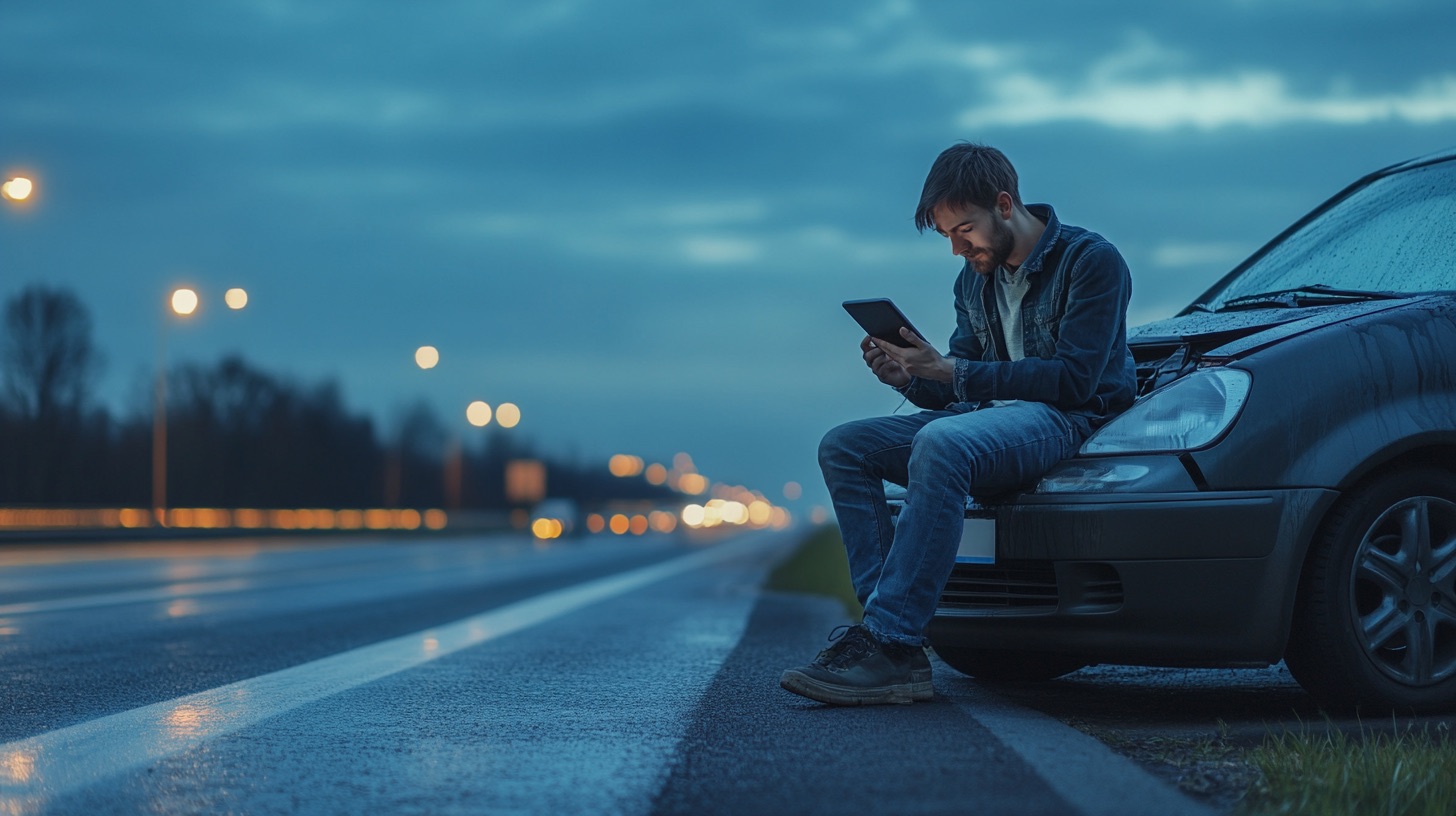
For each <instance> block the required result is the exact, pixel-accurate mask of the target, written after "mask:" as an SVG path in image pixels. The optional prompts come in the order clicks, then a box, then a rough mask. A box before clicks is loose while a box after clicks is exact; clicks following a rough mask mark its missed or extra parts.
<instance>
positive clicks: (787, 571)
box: [764, 524, 864, 621]
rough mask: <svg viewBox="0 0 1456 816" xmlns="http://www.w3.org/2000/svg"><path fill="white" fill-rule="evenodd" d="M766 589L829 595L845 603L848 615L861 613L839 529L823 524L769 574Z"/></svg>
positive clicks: (862, 610) (851, 616)
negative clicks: (850, 578)
mask: <svg viewBox="0 0 1456 816" xmlns="http://www.w3.org/2000/svg"><path fill="white" fill-rule="evenodd" d="M764 588H765V589H772V590H777V591H780V592H806V593H809V594H811V595H828V596H829V597H831V598H835V599H837V600H838V601H839V602H840V603H841V604H843V605H844V611H845V612H846V613H848V614H849V616H850V618H852V619H853V620H856V621H858V620H859V619H860V616H861V615H863V614H864V609H863V608H861V607H860V605H859V600H858V599H857V598H855V595H854V585H853V584H852V583H851V582H850V580H849V560H848V559H847V558H845V555H844V542H843V541H841V540H840V538H839V528H838V527H836V526H835V525H833V524H826V525H824V526H822V527H819V528H817V529H815V530H814V531H813V532H811V533H809V535H807V536H805V538H804V541H803V542H802V543H801V544H799V548H798V549H797V550H795V551H794V554H793V555H790V556H789V557H788V558H787V559H785V560H784V561H783V562H782V563H780V564H779V565H778V567H777V568H775V569H774V571H773V573H772V574H771V575H769V577H768V580H767V581H766V582H764Z"/></svg>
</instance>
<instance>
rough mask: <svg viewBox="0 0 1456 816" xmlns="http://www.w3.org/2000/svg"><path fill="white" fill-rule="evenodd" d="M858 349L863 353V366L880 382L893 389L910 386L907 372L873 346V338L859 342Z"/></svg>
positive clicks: (866, 338) (877, 347)
mask: <svg viewBox="0 0 1456 816" xmlns="http://www.w3.org/2000/svg"><path fill="white" fill-rule="evenodd" d="M886 345H888V344H886ZM859 349H860V351H862V352H864V361H865V365H867V366H869V367H870V371H873V372H874V374H875V376H876V377H879V378H880V382H882V383H884V384H885V385H890V386H894V387H895V388H904V387H905V386H907V385H909V384H910V374H909V372H907V371H906V370H905V368H904V366H901V365H900V364H899V363H897V362H895V361H894V360H893V359H891V358H890V355H888V354H886V353H885V352H884V351H882V350H881V349H880V347H879V346H877V345H875V340H874V338H873V337H868V336H867V337H865V339H863V340H861V341H859Z"/></svg>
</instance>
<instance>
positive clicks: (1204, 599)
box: [929, 488, 1338, 666]
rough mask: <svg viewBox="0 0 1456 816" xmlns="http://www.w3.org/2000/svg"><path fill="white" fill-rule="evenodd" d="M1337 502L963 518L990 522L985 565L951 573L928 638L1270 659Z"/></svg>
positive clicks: (1295, 499)
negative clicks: (990, 560)
mask: <svg viewBox="0 0 1456 816" xmlns="http://www.w3.org/2000/svg"><path fill="white" fill-rule="evenodd" d="M1337 495H1338V494H1337V493H1336V492H1335V491H1331V490H1324V489H1318V488H1307V489H1290V490H1265V491H1245V492H1218V493H1205V492H1197V493H1190V492H1179V493H1165V494H1146V493H1144V494H1138V493H1102V494H1085V493H1084V494H1023V495H1019V496H1017V497H1016V498H1015V500H1014V501H1013V502H1010V503H1006V504H1000V505H993V506H991V507H987V508H978V509H973V510H970V511H968V516H969V515H975V514H980V515H983V516H984V515H985V514H988V513H989V514H993V515H994V518H995V519H996V563H995V564H991V565H981V564H957V565H956V567H955V569H954V571H953V572H952V575H951V578H950V580H949V581H948V582H947V584H946V588H945V591H944V592H943V593H942V595H941V598H940V603H939V606H938V607H937V609H936V614H935V618H934V619H933V620H932V621H931V625H930V631H929V636H930V640H931V643H932V644H940V645H943V646H950V647H960V648H976V649H1011V650H1021V651H1036V652H1053V653H1060V654H1067V655H1074V656H1077V657H1082V658H1084V659H1086V660H1087V661H1088V662H1089V663H1098V662H1105V663H1132V664H1141V665H1173V666H1186V665H1200V666H1227V665H1253V664H1269V663H1273V662H1276V661H1278V660H1279V659H1280V658H1281V657H1282V656H1283V652H1284V646H1285V642H1286V640H1287V638H1288V632H1289V619H1290V615H1291V613H1292V610H1293V604H1294V593H1295V590H1296V588H1297V585H1298V579H1299V571H1300V566H1301V565H1302V564H1303V562H1304V556H1305V551H1306V548H1307V546H1308V543H1309V541H1310V539H1311V538H1312V536H1313V534H1314V531H1315V528H1316V527H1317V525H1318V523H1319V520H1320V519H1321V518H1322V517H1323V515H1324V512H1325V510H1326V509H1328V507H1329V506H1330V504H1331V503H1332V502H1333V501H1334V499H1335V498H1336V497H1337Z"/></svg>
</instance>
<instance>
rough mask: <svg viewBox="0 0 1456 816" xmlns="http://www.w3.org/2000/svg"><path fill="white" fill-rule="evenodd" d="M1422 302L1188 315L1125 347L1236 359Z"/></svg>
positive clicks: (1147, 329) (1139, 334)
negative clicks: (1184, 348) (1182, 350)
mask: <svg viewBox="0 0 1456 816" xmlns="http://www.w3.org/2000/svg"><path fill="white" fill-rule="evenodd" d="M1424 299H1425V298H1424V297H1420V296H1417V297H1412V298H1401V299H1399V300H1367V301H1360V302H1357V303H1342V304H1338V305H1335V306H1308V307H1303V308H1292V309H1291V308H1271V309H1246V310H1240V311H1230V312H1215V313H1209V312H1194V313H1193V314H1187V315H1182V316H1179V317H1170V318H1168V319H1166V320H1159V321H1156V322H1153V323H1147V324H1144V325H1142V326H1138V327H1137V328H1134V329H1131V330H1130V331H1128V337H1127V342H1128V345H1130V346H1181V345H1189V346H1192V347H1194V348H1195V349H1197V350H1198V351H1199V352H1200V354H1201V355H1202V356H1203V357H1204V358H1205V359H1206V358H1209V357H1241V356H1243V355H1245V354H1249V353H1251V352H1253V351H1256V350H1258V349H1260V348H1264V347H1265V346H1268V345H1271V344H1273V343H1277V342H1279V341H1281V340H1286V339H1288V338H1290V337H1294V336H1295V335H1299V334H1303V333H1305V332H1307V331H1312V330H1314V329H1317V328H1320V327H1321V326H1328V325H1330V324H1333V323H1341V322H1344V321H1346V320H1352V319H1354V318H1357V317H1362V316H1364V315H1368V314H1374V313H1375V312H1383V311H1386V310H1387V309H1397V308H1400V307H1402V306H1407V305H1409V304H1411V303H1412V302H1415V301H1419V300H1424Z"/></svg>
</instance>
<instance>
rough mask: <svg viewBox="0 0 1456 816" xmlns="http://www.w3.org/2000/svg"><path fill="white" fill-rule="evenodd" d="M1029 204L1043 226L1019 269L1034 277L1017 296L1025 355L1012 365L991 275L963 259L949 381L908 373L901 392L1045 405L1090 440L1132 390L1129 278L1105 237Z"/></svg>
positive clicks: (941, 402)
mask: <svg viewBox="0 0 1456 816" xmlns="http://www.w3.org/2000/svg"><path fill="white" fill-rule="evenodd" d="M1027 210H1028V211H1030V212H1031V214H1032V215H1034V216H1036V217H1037V218H1039V219H1041V220H1042V221H1045V222H1046V229H1045V230H1043V231H1042V234H1041V239H1040V240H1038V241H1037V243H1036V246H1035V247H1034V248H1033V249H1032V251H1031V254H1030V255H1029V256H1027V258H1026V260H1025V261H1024V262H1022V265H1021V269H1022V270H1024V271H1025V272H1026V274H1027V275H1028V276H1029V278H1030V281H1031V289H1030V290H1029V291H1028V292H1027V293H1026V297H1025V298H1023V299H1022V301H1021V325H1022V327H1023V329H1022V331H1023V335H1024V337H1025V346H1026V356H1025V357H1024V358H1023V359H1021V360H1017V361H1015V362H1010V361H1009V359H1008V357H1007V353H1006V342H1005V333H1004V331H1003V330H1002V327H1001V315H1000V313H999V312H998V311H997V310H996V299H995V298H996V294H995V291H994V290H993V288H992V286H993V283H992V282H993V280H994V278H992V277H990V276H983V275H981V274H979V273H977V272H976V271H975V269H973V268H972V267H971V265H970V263H969V262H967V263H966V265H965V266H964V267H963V268H962V269H961V273H960V276H959V277H957V278H956V284H955V307H956V330H955V334H953V335H951V338H950V352H949V353H948V354H947V355H946V356H947V357H950V358H952V360H953V362H954V363H955V376H954V379H953V381H952V382H948V383H945V382H939V381H935V380H927V379H923V378H920V377H912V378H911V380H910V384H909V385H907V386H905V387H904V388H903V389H901V393H903V394H904V395H905V397H906V399H908V400H910V402H912V403H914V404H915V405H918V406H920V407H921V408H930V409H940V408H944V407H945V406H947V405H949V404H951V403H955V402H972V403H981V402H986V401H988V400H1012V399H1021V400H1032V401H1035V402H1045V403H1048V404H1050V405H1052V406H1054V407H1056V408H1059V409H1061V410H1062V411H1063V412H1064V413H1065V414H1066V415H1067V417H1068V419H1070V420H1071V421H1072V423H1073V425H1074V426H1077V428H1078V430H1079V431H1081V433H1082V435H1083V436H1086V435H1087V434H1088V433H1090V432H1091V431H1092V430H1093V429H1095V428H1096V427H1097V426H1098V425H1101V424H1102V423H1103V422H1106V421H1107V420H1108V419H1110V418H1111V417H1112V416H1113V415H1115V414H1117V413H1118V412H1119V411H1122V410H1124V409H1126V408H1127V407H1128V406H1130V405H1132V401H1133V397H1134V395H1135V394H1136V390H1137V374H1136V369H1135V367H1134V364H1133V359H1132V352H1131V351H1130V350H1129V349H1128V347H1127V303H1128V299H1129V298H1130V297H1131V295H1132V277H1131V275H1130V274H1129V273H1128V269H1127V263H1126V262H1125V261H1123V259H1122V255H1121V254H1120V253H1119V252H1118V251H1117V249H1116V248H1115V247H1114V246H1113V245H1112V244H1110V243H1108V241H1107V239H1105V238H1103V237H1102V236H1100V235H1098V234H1097V233H1095V232H1089V231H1088V230H1085V229H1082V228H1081V227H1074V226H1071V225H1068V224H1063V223H1062V222H1061V221H1058V220H1057V214H1056V212H1055V211H1053V210H1052V208H1051V207H1050V206H1048V205H1046V204H1031V205H1028V206H1027Z"/></svg>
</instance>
